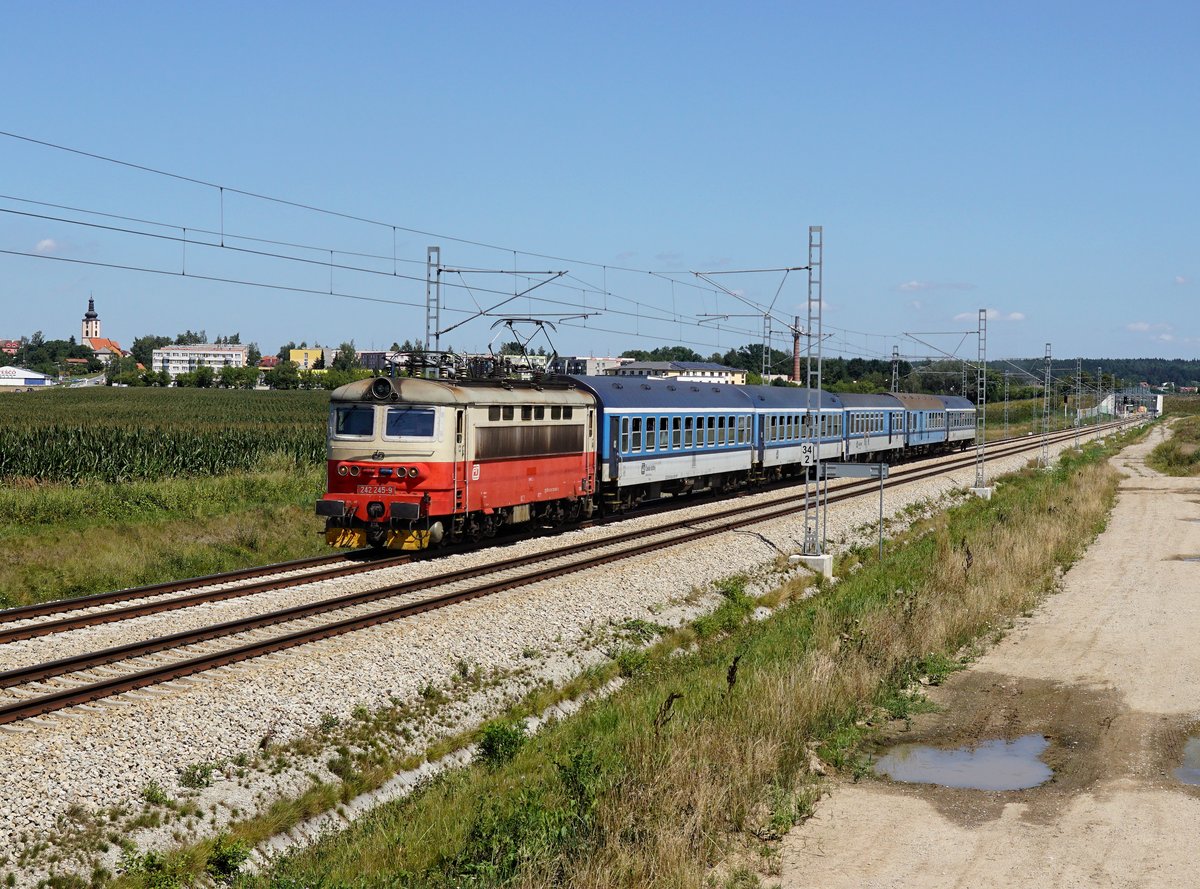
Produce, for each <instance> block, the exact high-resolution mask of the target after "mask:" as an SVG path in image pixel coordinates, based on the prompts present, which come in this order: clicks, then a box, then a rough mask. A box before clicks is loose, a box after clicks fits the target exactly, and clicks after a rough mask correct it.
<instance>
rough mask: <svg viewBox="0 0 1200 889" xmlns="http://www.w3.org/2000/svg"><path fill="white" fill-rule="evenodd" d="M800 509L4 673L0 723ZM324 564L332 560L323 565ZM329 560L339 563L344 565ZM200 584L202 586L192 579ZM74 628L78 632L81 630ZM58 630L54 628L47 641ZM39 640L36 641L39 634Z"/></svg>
mask: <svg viewBox="0 0 1200 889" xmlns="http://www.w3.org/2000/svg"><path fill="white" fill-rule="evenodd" d="M1102 428H1107V427H1102ZM1073 435H1074V431H1073V430H1071V431H1068V432H1067V433H1064V434H1062V435H1059V436H1055V437H1053V438H1052V440H1053V441H1062V440H1064V439H1068V438H1071V437H1072V436H1073ZM1040 447H1041V440H1040V439H1037V440H1031V439H1028V438H1026V439H1021V440H1016V441H1010V442H1009V443H1007V444H1006V445H1004V446H1003V447H1001V448H1000V449H999V450H998V451H997V452H995V455H996V456H1006V455H1012V454H1017V453H1021V452H1024V451H1032V450H1037V449H1038V448H1040ZM973 463H974V455H973V454H969V455H968V456H965V457H964V456H959V457H955V458H951V459H950V460H949V461H946V462H940V463H938V464H935V465H933V466H924V467H914V468H912V469H906V470H902V471H900V472H897V473H894V474H893V475H891V476H890V478H889V482H890V484H891V485H892V486H893V487H894V486H895V485H897V484H905V483H911V482H916V481H920V480H924V479H927V478H931V477H934V476H937V475H941V474H943V473H945V472H948V471H952V470H954V469H961V468H963V467H965V466H970V465H973ZM875 487H876V483H875V482H874V481H872V480H862V481H856V482H850V483H846V484H842V485H840V486H838V487H836V488H831V491H830V494H829V501H830V502H832V503H837V502H840V501H844V500H847V499H850V498H852V497H855V496H858V495H860V494H861V493H863V491H864V489H869V490H872V491H873V490H874V489H875ZM796 510H797V504H796V500H795V496H794V492H793V494H792V495H791V496H786V497H783V498H780V499H778V500H772V501H770V502H767V503H760V504H757V505H755V506H753V507H750V508H747V507H746V506H745V505H744V504H742V505H738V504H733V505H731V506H729V507H727V508H725V509H721V510H718V511H717V512H715V513H711V514H709V515H706V516H704V517H703V518H702V519H677V520H675V521H672V522H667V523H665V524H663V525H661V526H660V527H658V528H656V529H655V530H653V531H650V532H647V531H645V530H637V531H629V532H623V533H617V534H615V535H609V536H607V537H605V538H602V539H600V540H593V541H588V542H584V543H577V544H569V545H565V546H561V547H557V548H554V549H552V550H549V551H546V552H541V553H536V554H531V555H526V556H518V557H514V558H510V559H504V560H500V561H497V562H492V563H491V564H489V565H486V566H476V567H471V568H464V569H458V570H454V571H448V572H443V573H442V574H439V575H437V576H434V577H428V578H424V579H421V580H417V581H410V582H406V583H401V584H394V585H388V586H383V587H378V588H375V589H369V590H363V591H359V592H354V593H349V594H344V595H341V596H335V597H332V598H329V599H323V600H320V601H317V602H313V603H309V604H305V605H299V606H293V607H290V608H285V609H281V610H278V611H273V612H269V613H263V614H256V615H251V616H249V617H245V618H241V619H237V620H232V621H226V622H224V623H220V624H214V625H211V626H207V627H202V628H199V629H195V630H187V631H183V632H179V633H173V634H170V635H166V636H159V637H155V638H152V639H146V640H142V641H138V642H134V643H129V644H126V645H120V646H114V647H111V648H108V649H104V650H101V651H95V652H85V653H81V654H78V655H74V656H71V657H65V658H60V659H57V660H54V661H49V662H45V663H41V664H35V665H32V666H28V667H21V668H17V669H12V670H8V671H4V672H2V673H0V689H2V690H4V695H3V698H0V724H5V723H11V722H16V721H18V720H22V719H27V718H30V717H32V716H37V715H40V714H44V713H49V712H53V711H56V710H61V709H64V708H67V707H71V706H75V705H78V704H83V703H87V702H90V701H95V700H98V699H101V698H105V697H109V696H111V695H115V694H120V693H123V692H127V691H131V690H134V689H138V688H144V687H147V686H150V685H155V684H159V683H162V682H168V681H171V680H172V679H178V678H182V677H185V676H190V675H194V674H196V673H201V672H204V671H207V670H211V669H214V668H217V667H221V666H225V665H228V664H233V663H238V662H240V661H244V660H249V659H251V658H254V657H259V656H262V655H265V654H270V653H273V652H277V651H282V650H285V649H288V648H293V647H296V646H299V645H304V644H308V643H312V642H316V641H319V640H322V639H327V638H330V637H333V636H338V635H342V634H345V633H349V632H353V631H355V630H359V629H363V628H365V627H370V626H374V625H377V624H381V623H386V622H389V621H395V620H400V619H404V618H407V617H412V616H415V615H417V614H421V613H424V612H428V611H432V610H436V609H439V608H445V607H448V606H450V605H454V604H458V603H461V602H466V601H469V600H471V599H475V598H480V597H482V596H486V595H490V594H493V593H497V592H501V591H503V590H508V589H513V588H515V587H519V586H524V585H527V584H531V583H536V582H539V581H544V580H549V579H553V578H555V577H560V576H563V575H565V574H570V573H574V572H577V571H582V570H585V569H587V568H590V567H594V566H597V565H600V564H605V563H607V562H612V561H616V560H619V559H626V558H632V557H634V556H637V555H641V554H643V553H647V552H651V551H654V550H658V549H662V548H664V547H669V546H674V545H677V544H680V543H685V542H691V541H695V540H700V539H703V538H705V537H709V536H712V535H714V534H719V533H723V532H725V531H730V530H737V529H740V528H743V527H745V526H748V525H753V524H757V523H760V522H765V521H769V520H771V519H776V518H782V517H786V516H789V515H794V514H795V512H796ZM325 558H326V560H328V557H325ZM335 558H337V559H341V560H342V561H343V562H344V561H345V557H342V556H338V557H335ZM405 560H406V559H404V558H403V557H401V558H400V559H395V560H381V561H377V562H374V563H371V564H367V565H363V564H361V563H360V564H357V565H353V566H345V565H342V566H339V567H338V568H336V569H331V570H339V571H340V572H341V573H338V574H336V575H334V576H345V575H346V574H353V573H361V572H363V571H367V570H372V569H374V568H378V567H381V566H382V565H385V564H390V563H395V562H398V561H405ZM303 561H305V562H312V561H315V560H303ZM285 564H289V565H291V566H292V567H293V570H294V569H295V568H296V567H298V566H297V563H285ZM274 567H278V566H266V567H265V568H264V569H261V570H263V571H265V570H268V569H269V568H274ZM318 573H319V572H318ZM222 576H223V575H222ZM259 576H262V575H261V574H260V575H259ZM309 577H310V575H307V574H305V575H301V576H300V577H299V578H296V577H292V578H289V579H286V580H281V579H279V578H275V579H273V580H270V581H259V582H257V583H254V584H249V585H247V586H246V587H238V588H236V590H245V589H248V588H254V587H257V586H261V585H264V584H269V586H268V587H267V588H269V589H278V588H280V587H282V586H287V585H292V584H295V583H296V582H297V581H298V580H299V581H300V582H302V583H307V582H310V581H309V580H308V578H309ZM480 578H487V579H485V580H483V581H482V582H479V583H472V581H474V580H478V579H480ZM196 580H197V581H200V580H203V579H201V578H197V579H196ZM189 583H190V582H189ZM143 589H145V588H143ZM236 590H233V591H230V590H213V591H208V593H209V594H210V595H211V596H212V597H213V598H209V599H207V600H206V601H219V600H220V599H221V598H229V597H230V596H233V595H238V594H239V593H238V592H237V591H236ZM124 592H130V591H124ZM226 593H228V595H226ZM240 594H241V595H250V594H251V593H249V592H241V593H240ZM203 595H204V594H196V596H189V597H184V598H189V599H191V598H197V597H200V598H201V599H202V597H203ZM202 600H203V599H202ZM177 601H179V599H172V600H168V601H166V602H160V603H158V604H159V605H160V606H162V607H159V608H158V609H157V610H160V611H161V610H168V609H170V608H175V607H187V606H186V605H175V604H174V603H175V602H177ZM146 604H153V603H142V606H134V607H132V608H126V609H118V610H117V611H114V612H106V613H102V614H101V615H79V616H77V617H76V618H72V619H69V620H88V619H90V621H89V622H90V623H101V622H110V621H114V620H122V619H127V618H129V617H134V616H139V615H140V614H145V613H153V611H146V610H143V606H145V605H146ZM118 611H123V612H128V613H126V614H124V615H123V616H107V617H105V619H103V620H95V619H94V618H96V617H104V616H105V615H115V614H117V612H118ZM339 611H340V612H347V613H346V614H345V615H344V616H342V617H341V618H339V619H336V620H332V621H317V620H315V619H316V618H319V617H320V616H322V615H328V614H330V613H332V612H339ZM135 612H136V613H135ZM53 623H61V622H58V621H56V622H53ZM283 624H292V625H293V629H292V630H291V631H289V632H285V633H282V634H279V633H278V632H275V633H264V632H263V631H264V630H266V629H268V628H271V627H279V626H280V625H283ZM79 625H80V626H84V625H87V623H83V624H79ZM38 626H48V625H47V624H34V625H32V626H31V627H26V628H25V629H32V628H33V627H38ZM65 628H68V627H64V629H65ZM69 628H74V627H69ZM61 631H62V630H61V629H59V630H47V631H46V632H61ZM35 635H42V633H38V634H35ZM239 637H240V638H239ZM22 638H30V637H29V636H24V637H22ZM214 640H224V642H223V643H222V644H221V646H220V647H218V648H216V649H213V648H211V647H208V648H206V647H205V646H206V643H210V642H212V641H214ZM230 643H232V644H230ZM167 652H169V653H171V654H173V655H175V657H173V658H171V659H170V660H169V661H167V662H165V663H164V662H161V661H157V662H156V661H155V660H154V658H155V656H159V655H162V654H163V653H167ZM114 664H120V665H121V667H122V668H123V669H124V671H123V672H120V673H118V674H116V675H112V674H111V673H109V672H107V671H106V670H105V668H107V667H109V666H110V665H114ZM4 698H7V700H4Z"/></svg>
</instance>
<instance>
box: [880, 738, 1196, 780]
mask: <svg viewBox="0 0 1200 889" xmlns="http://www.w3.org/2000/svg"><path fill="white" fill-rule="evenodd" d="M1049 746H1050V742H1049V741H1047V740H1046V738H1045V736H1043V735H1025V736H1023V737H1020V738H1017V739H1016V740H1015V741H1005V740H1003V739H996V740H992V741H984V742H982V743H977V744H971V745H968V746H965V747H959V748H957V749H954V750H940V749H938V748H936V747H929V746H926V745H923V744H901V745H899V746H897V747H893V748H892V749H891V750H890V751H889V752H888V753H887V754H886V755H884V756H882V757H880V758H879V759H878V760H876V762H875V771H876V772H878V773H879V774H882V775H887V776H888V777H889V778H891V779H892V780H893V781H901V782H904V783H908V784H938V785H940V786H942V787H959V788H966V789H969V790H1025V789H1027V788H1030V787H1037V786H1038V785H1039V784H1044V783H1045V782H1046V781H1048V780H1050V778H1051V776H1052V775H1053V774H1054V772H1053V771H1052V770H1051V769H1050V767H1049V766H1048V765H1046V764H1045V763H1044V762H1042V761H1041V759H1039V757H1040V756H1041V754H1042V753H1043V752H1045V750H1046V748H1047V747H1049ZM1197 753H1198V754H1200V744H1198V745H1197Z"/></svg>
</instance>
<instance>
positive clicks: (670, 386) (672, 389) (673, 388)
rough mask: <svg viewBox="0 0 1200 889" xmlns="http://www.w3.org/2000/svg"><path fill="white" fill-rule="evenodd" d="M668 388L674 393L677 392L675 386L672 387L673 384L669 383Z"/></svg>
mask: <svg viewBox="0 0 1200 889" xmlns="http://www.w3.org/2000/svg"><path fill="white" fill-rule="evenodd" d="M667 388H668V389H670V390H671V391H672V392H674V391H675V387H674V386H672V385H671V384H669V383H668V384H667Z"/></svg>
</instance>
